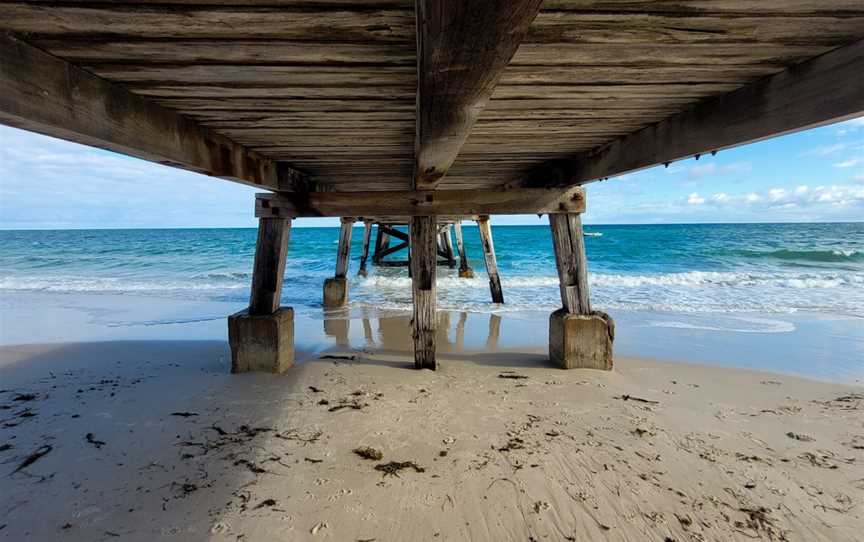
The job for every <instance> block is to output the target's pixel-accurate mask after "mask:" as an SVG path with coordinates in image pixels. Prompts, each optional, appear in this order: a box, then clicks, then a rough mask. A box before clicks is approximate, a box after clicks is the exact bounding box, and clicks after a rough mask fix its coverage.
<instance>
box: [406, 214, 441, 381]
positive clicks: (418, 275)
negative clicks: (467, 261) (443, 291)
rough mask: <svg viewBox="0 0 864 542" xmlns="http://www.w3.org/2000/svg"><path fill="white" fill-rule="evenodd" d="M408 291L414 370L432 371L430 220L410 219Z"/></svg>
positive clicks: (433, 313)
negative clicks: (412, 316)
mask: <svg viewBox="0 0 864 542" xmlns="http://www.w3.org/2000/svg"><path fill="white" fill-rule="evenodd" d="M410 230H411V285H412V287H411V291H412V296H413V300H414V318H413V320H412V326H413V339H414V367H415V368H417V369H433V370H434V369H435V366H436V362H435V331H436V328H437V316H436V311H435V271H436V259H437V258H436V256H435V237H436V235H435V233H436V231H437V228H436V224H435V217H434V216H414V217H411V225H410Z"/></svg>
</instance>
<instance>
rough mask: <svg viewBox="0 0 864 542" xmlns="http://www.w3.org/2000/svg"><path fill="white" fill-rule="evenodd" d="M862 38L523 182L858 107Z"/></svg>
mask: <svg viewBox="0 0 864 542" xmlns="http://www.w3.org/2000/svg"><path fill="white" fill-rule="evenodd" d="M862 73H864V41H859V42H856V43H854V44H852V45H848V46H846V47H842V48H839V49H835V50H834V51H831V52H830V53H826V54H824V55H822V56H819V57H816V58H814V59H812V60H810V61H808V62H806V63H803V64H800V65H798V66H794V67H792V68H789V69H788V70H785V71H783V72H781V73H779V74H777V75H773V76H771V77H768V78H765V79H763V80H760V81H759V82H757V83H754V84H752V85H749V86H747V87H745V88H742V89H740V90H738V91H735V92H731V93H728V94H724V95H722V96H719V97H717V98H714V99H712V100H708V101H706V102H703V103H701V104H699V105H698V106H696V107H694V108H693V109H690V110H688V111H686V112H683V113H679V114H677V115H674V116H672V117H670V118H668V119H667V120H664V121H663V122H660V123H658V124H656V125H652V126H649V127H647V128H643V129H642V130H639V131H636V132H634V133H632V134H630V135H627V136H625V137H623V138H620V139H617V140H615V141H613V142H611V143H609V144H606V145H603V146H601V147H598V148H597V149H594V150H591V151H589V152H586V153H583V154H581V155H577V156H576V157H574V158H572V159H568V160H560V161H555V162H550V163H548V164H546V165H544V166H543V167H540V168H538V169H537V170H534V171H533V172H531V173H529V174H528V175H526V176H525V181H524V182H523V183H522V184H524V185H527V186H556V185H557V186H561V185H572V184H580V183H585V182H589V181H592V180H596V179H601V178H605V177H610V176H613V175H618V174H622V173H626V172H628V171H635V170H638V169H642V168H645V167H649V166H652V165H655V164H659V163H664V162H670V161H673V160H678V159H681V158H685V157H688V156H693V155H695V154H700V153H705V152H710V151H716V150H719V149H724V148H728V147H732V146H736V145H741V144H744V143H748V142H751V141H758V140H760V139H765V138H768V137H774V136H778V135H782V134H786V133H790V132H793V131H797V130H803V129H805V128H810V127H814V126H819V125H822V124H827V123H830V122H835V121H839V120H843V119H847V118H853V117H856V116H859V115H861V114H864V77H861V74H862Z"/></svg>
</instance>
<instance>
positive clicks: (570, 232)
mask: <svg viewBox="0 0 864 542" xmlns="http://www.w3.org/2000/svg"><path fill="white" fill-rule="evenodd" d="M549 225H550V227H551V228H552V244H553V245H554V248H555V263H556V266H557V268H558V279H559V283H560V290H561V303H562V305H563V308H561V309H559V310H557V311H555V312H553V313H552V315H551V316H550V317H549V357H550V358H551V360H552V361H553V362H554V363H556V364H558V365H559V366H560V367H561V368H562V369H577V368H585V369H604V370H610V369H612V341H613V340H614V338H615V324H614V322H613V321H612V318H611V317H610V316H609V315H607V314H606V313H603V312H600V311H592V310H591V302H590V299H589V295H588V262H587V260H586V258H585V238H584V236H583V233H582V219H581V217H580V215H579V213H564V214H550V215H549Z"/></svg>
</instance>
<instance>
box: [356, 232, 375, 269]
mask: <svg viewBox="0 0 864 542" xmlns="http://www.w3.org/2000/svg"><path fill="white" fill-rule="evenodd" d="M371 238H372V222H370V221H368V220H367V221H366V222H365V223H364V229H363V253H362V254H361V255H360V270H359V271H357V275H358V276H361V277H365V276H366V275H367V273H366V260H368V259H369V241H370V239H371Z"/></svg>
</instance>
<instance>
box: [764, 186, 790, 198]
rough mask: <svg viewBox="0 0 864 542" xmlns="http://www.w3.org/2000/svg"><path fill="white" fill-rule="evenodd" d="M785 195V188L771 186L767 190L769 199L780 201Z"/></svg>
mask: <svg viewBox="0 0 864 542" xmlns="http://www.w3.org/2000/svg"><path fill="white" fill-rule="evenodd" d="M786 195H787V192H786V189H785V188H772V189H770V190H768V199H769V200H771V201H780V200H782V199H785V198H786Z"/></svg>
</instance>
